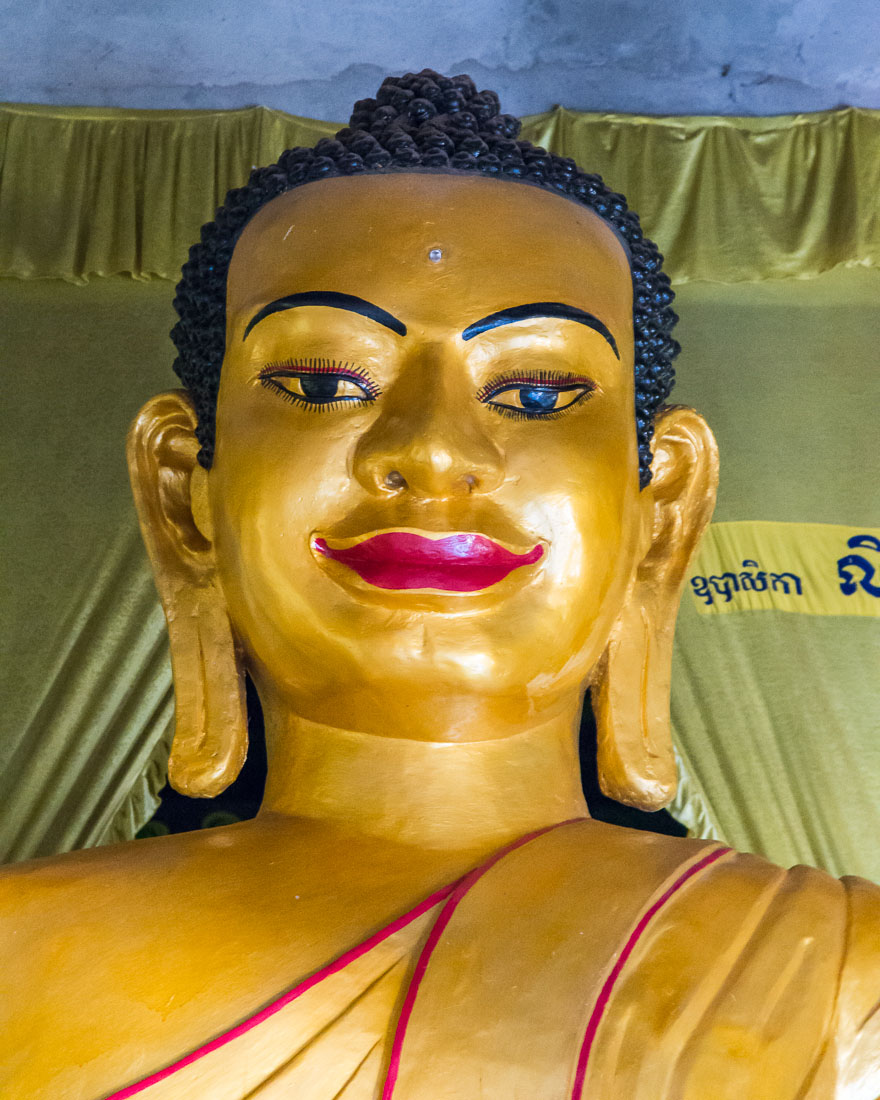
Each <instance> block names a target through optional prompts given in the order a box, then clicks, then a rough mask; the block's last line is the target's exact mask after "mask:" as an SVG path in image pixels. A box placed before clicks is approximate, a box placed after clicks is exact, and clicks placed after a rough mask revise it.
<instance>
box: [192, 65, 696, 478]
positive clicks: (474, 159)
mask: <svg viewBox="0 0 880 1100" xmlns="http://www.w3.org/2000/svg"><path fill="white" fill-rule="evenodd" d="M519 131H520V122H519V120H518V119H516V118H514V117H513V116H511V115H506V114H502V113H501V107H500V103H499V101H498V96H497V95H496V94H495V93H494V92H489V91H483V92H478V91H477V89H476V86H475V85H474V82H473V81H472V80H471V79H470V77H468V76H451V77H446V76H441V75H440V74H439V73H435V72H433V71H432V70H430V69H424V70H423V71H422V72H420V73H407V74H406V75H405V76H401V77H387V78H386V79H385V80H383V82H382V86H381V87H380V88H379V91H378V92H377V93H376V97H375V99H361V100H359V101H358V102H357V103H355V105H354V110H353V112H352V115H351V119H350V121H349V124H348V126H346V127H344V128H343V129H342V130H340V131H339V132H338V133H337V134H336V136H335V137H334V138H324V139H322V140H321V141H319V142H318V143H317V145H315V146H314V148H295V149H288V150H287V151H286V152H284V153H282V154H281V156H280V157H279V159H278V163H277V164H272V165H269V166H268V167H265V168H255V169H254V171H253V172H251V175H250V178H249V180H248V182H247V183H246V184H245V186H244V187H237V188H234V189H233V190H232V191H230V192H229V193H228V195H227V196H226V200H225V202H224V203H223V205H222V206H221V207H220V208H219V210H218V211H217V215H216V217H215V218H214V221H212V222H208V224H207V225H205V226H203V227H202V232H201V240H200V241H199V243H197V244H195V245H193V247H192V248H191V249H190V252H189V259H188V260H187V262H186V263H185V264H184V266H183V271H182V277H181V280H180V282H179V283H178V285H177V295H176V297H175V299H174V307H175V309H176V310H177V313H178V316H179V318H180V320H179V321H178V322H177V324H176V325H175V326H174V328H173V329H172V331H171V338H172V339H173V341H174V343H175V346H176V348H177V353H178V354H177V359H176V360H175V363H174V370H175V371H176V373H177V374H178V376H179V377H180V379H181V380H182V381H183V384H184V385H185V386H186V388H187V390H188V391H189V393H190V395H191V397H192V399H193V402H194V404H195V408H196V412H197V414H198V428H197V433H196V434H197V436H198V440H199V443H200V444H201V450H200V451H199V462H200V463H201V464H202V466H205V467H207V468H209V467H210V465H211V462H212V459H213V455H214V432H215V412H216V404H217V392H218V390H219V386H220V368H221V365H222V363H223V355H224V349H225V337H226V276H227V272H228V269H229V263H230V260H231V258H232V251H233V249H234V247H235V243H236V241H237V240H238V237H239V234H240V233H241V231H242V230H243V229H244V227H245V225H246V224H247V222H248V221H249V220H250V219H251V218H252V217H253V216H254V214H255V213H256V212H257V211H258V210H259V209H260V208H261V207H262V206H265V204H266V203H268V202H271V200H272V199H274V198H276V197H277V196H278V195H280V194H282V193H283V192H285V191H290V190H292V189H293V188H295V187H299V186H300V185H302V184H305V183H311V182H313V181H315V180H320V179H325V178H330V177H333V176H354V175H358V174H363V173H367V174H371V175H375V174H382V173H391V172H394V173H397V172H406V171H413V170H422V171H424V170H431V171H435V172H443V171H450V172H456V173H458V172H479V173H482V174H483V175H487V176H494V177H496V178H498V179H505V180H510V181H511V182H512V183H517V182H524V183H528V184H530V185H532V186H539V187H544V188H546V189H547V190H550V191H553V192H555V193H556V194H561V195H564V196H566V197H567V198H569V199H572V200H573V201H575V202H579V203H582V204H583V205H584V206H586V207H588V208H589V209H590V210H592V211H594V212H595V213H596V214H598V215H599V217H600V218H602V220H603V221H605V222H607V223H608V224H609V225H610V226H611V227H612V228H613V229H614V230H615V232H616V233H617V235H618V237H619V238H620V239H621V240H622V241H624V242H625V245H626V248H627V249H628V251H629V261H630V269H631V271H632V281H633V326H634V337H635V367H634V370H635V418H636V431H637V436H638V444H639V484H640V485H641V486H642V487H644V486H645V485H647V484H648V482H649V481H650V480H651V437H652V435H653V431H654V414H655V413H656V412H657V409H658V408H659V407H660V405H662V403H663V402H664V401H665V400H666V398H667V397H668V396H669V393H670V391H671V389H672V385H673V382H674V379H675V371H674V369H673V366H672V362H673V360H674V359H675V357H676V355H677V354H678V352H679V344H678V342H677V341H676V340H674V339H673V337H672V330H673V328H674V326H675V324H676V322H677V321H678V317H677V316H676V314H675V312H674V311H673V309H672V308H671V305H672V300H673V298H674V294H673V292H672V288H671V287H670V283H669V278H668V276H667V275H666V274H665V273H664V272H663V270H662V268H661V265H662V262H663V257H662V256H661V255H660V252H659V251H658V249H657V246H656V245H655V244H654V242H653V241H651V240H649V239H648V238H647V237H645V236H643V234H642V230H641V227H640V225H639V219H638V217H637V215H636V214H635V213H633V211H631V210H629V209H628V208H627V205H626V200H625V199H624V197H623V196H622V195H618V194H616V193H615V192H613V191H610V190H609V189H608V188H607V187H606V186H605V184H604V183H603V182H602V180H601V178H600V177H599V176H596V175H591V174H590V173H587V172H582V171H581V170H580V169H579V168H578V167H577V165H576V164H575V163H574V161H573V160H571V158H570V157H560V156H557V155H556V154H554V153H549V152H547V150H546V149H542V148H540V147H539V146H536V145H532V144H531V143H529V142H527V141H519V140H517V138H518V135H519Z"/></svg>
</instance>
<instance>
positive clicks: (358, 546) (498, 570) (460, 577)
mask: <svg viewBox="0 0 880 1100" xmlns="http://www.w3.org/2000/svg"><path fill="white" fill-rule="evenodd" d="M313 545H314V548H315V550H316V551H317V552H318V553H319V554H321V555H322V556H324V557H326V558H329V559H330V560H331V561H337V562H339V563H340V564H342V565H345V566H347V567H348V568H349V569H351V570H352V571H353V572H355V573H357V575H358V576H359V577H360V578H361V579H362V580H364V581H366V582H367V583H368V584H371V585H373V586H374V587H376V588H384V589H396V590H398V591H400V590H412V589H433V590H435V591H437V590H439V591H443V592H479V591H481V590H482V589H484V588H490V587H491V586H492V585H493V584H497V583H498V582H499V581H502V580H504V578H505V577H507V576H508V575H509V574H510V573H512V572H513V571H514V570H515V569H520V568H522V567H523V566H526V565H534V564H535V562H537V561H539V560H540V558H541V557H542V556H543V554H544V548H543V547H542V546H541V545H540V544H536V545H535V546H533V547H532V549H531V550H528V551H526V552H525V553H522V554H519V553H516V552H514V551H512V550H508V549H507V548H506V547H504V546H501V545H500V544H499V543H497V542H494V541H493V540H492V539H490V538H487V537H486V536H485V535H479V534H473V533H471V532H465V533H457V534H452V535H445V536H443V537H441V538H426V537H425V536H423V535H417V534H414V533H413V532H409V531H391V532H383V533H381V534H377V535H372V536H370V537H369V538H365V539H362V540H359V541H358V542H355V543H354V544H353V545H348V546H336V547H334V546H333V545H332V542H331V543H328V541H327V540H326V539H324V538H315V539H313Z"/></svg>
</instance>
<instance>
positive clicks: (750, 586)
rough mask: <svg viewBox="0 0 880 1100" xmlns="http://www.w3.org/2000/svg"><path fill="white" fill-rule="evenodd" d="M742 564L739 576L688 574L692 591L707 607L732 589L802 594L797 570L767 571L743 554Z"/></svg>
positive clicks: (730, 596)
mask: <svg viewBox="0 0 880 1100" xmlns="http://www.w3.org/2000/svg"><path fill="white" fill-rule="evenodd" d="M878 549H880V546H878ZM742 566H743V572H741V573H740V574H739V576H737V575H736V573H722V574H721V576H720V577H715V576H713V577H691V587H692V588H693V590H694V595H695V596H699V597H700V599H702V600H705V601H706V604H707V605H708V606H709V607H711V606H712V605H713V604H714V603H715V599H716V596H723V597H724V602H725V603H730V601H731V600H732V599H733V597H734V594H735V593H738V592H766V591H767V589H768V588H772V590H773V591H774V592H780V591H781V592H782V593H784V594H785V595H786V596H788V595H791V594H792V592H793V593H794V594H795V595H798V596H802V595H803V592H804V586H803V582H802V580H801V578H800V577H799V576H798V575H797V573H788V572H786V573H770V574H767V573H766V572H764V570H762V569H761V567H760V565H759V564H758V562H756V561H755V560H754V559H753V558H746V559H745V561H744V562H743V563H742ZM751 570H757V572H751ZM768 576H769V581H768ZM713 589H714V592H713Z"/></svg>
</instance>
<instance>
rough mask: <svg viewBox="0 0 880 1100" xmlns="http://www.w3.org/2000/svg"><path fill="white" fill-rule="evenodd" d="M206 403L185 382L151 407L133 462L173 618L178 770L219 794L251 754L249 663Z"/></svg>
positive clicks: (180, 776) (172, 771)
mask: <svg viewBox="0 0 880 1100" xmlns="http://www.w3.org/2000/svg"><path fill="white" fill-rule="evenodd" d="M195 428H196V413H195V410H194V408H193V406H192V402H191V401H190V399H189V397H188V395H187V394H186V393H185V392H184V391H183V390H174V391H171V392H169V393H162V394H159V395H158V396H156V397H153V398H151V399H150V400H149V401H148V402H147V403H146V405H144V407H143V408H142V409H141V411H140V412H139V413H138V415H137V417H136V418H135V421H134V423H133V424H132V426H131V428H130V430H129V433H128V448H127V450H128V469H129V476H130V477H131V485H132V491H133V493H134V500H135V506H136V508H137V512H138V517H139V519H140V525H141V532H142V534H143V537H144V542H145V543H146V547H147V553H148V554H149V557H150V561H151V563H152V566H153V575H154V577H155V580H156V587H157V588H158V590H159V598H160V600H161V601H162V607H163V609H164V611H165V618H166V620H167V623H168V634H169V638H170V641H171V668H172V672H173V675H174V702H175V732H174V744H173V747H172V750H171V758H170V760H169V761H168V778H169V780H170V782H171V785H172V786H173V787H174V788H175V790H178V791H180V792H181V793H182V794H188V795H191V796H193V797H199V798H211V797H213V796H214V795H217V794H219V793H220V792H221V791H223V790H224V789H225V788H226V787H228V786H229V784H230V783H231V782H232V781H233V780H234V779H235V777H236V776H237V775H238V773H239V771H240V770H241V766H242V764H243V763H244V759H245V756H246V755H247V713H246V706H245V691H244V665H243V662H242V659H241V653H240V649H239V647H238V645H237V643H236V640H235V638H234V635H233V632H232V628H231V626H230V622H229V616H228V614H227V612H226V605H225V602H224V599H223V594H222V592H221V590H220V587H219V585H218V583H217V577H216V570H215V565H214V551H213V546H212V543H211V518H210V509H209V505H208V500H207V492H206V477H207V474H206V472H205V471H203V470H202V468H201V467H200V466H199V465H198V462H197V458H196V456H197V455H198V451H199V443H198V440H197V439H196V435H195Z"/></svg>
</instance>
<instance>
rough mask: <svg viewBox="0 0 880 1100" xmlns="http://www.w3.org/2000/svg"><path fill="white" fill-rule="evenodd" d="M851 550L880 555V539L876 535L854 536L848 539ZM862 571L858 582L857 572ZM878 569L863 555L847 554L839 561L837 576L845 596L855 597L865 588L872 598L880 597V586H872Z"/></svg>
mask: <svg viewBox="0 0 880 1100" xmlns="http://www.w3.org/2000/svg"><path fill="white" fill-rule="evenodd" d="M846 545H847V546H848V547H849V548H850V550H875V551H877V553H878V554H880V539H878V538H875V537H874V535H853V537H852V538H851V539H847V543H846ZM857 569H860V570H861V572H862V575H861V577H859V579H858V580H856V574H855V570H857ZM876 572H877V567H876V566H875V565H872V564H871V562H870V561H868V559H867V558H865V557H863V556H862V555H861V554H847V555H846V556H845V557H842V558H838V559H837V575H838V576H839V577H840V591H841V592H842V593H843V594H844V596H852V595H854V594H855V593H856V592H857V591H858V589H859V588H863V589H864V590H865V592H867V593H868V594H869V595H870V596H876V597H880V585H878V584H872V583H871V582H872V581H873V579H874V575H875V574H876Z"/></svg>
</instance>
